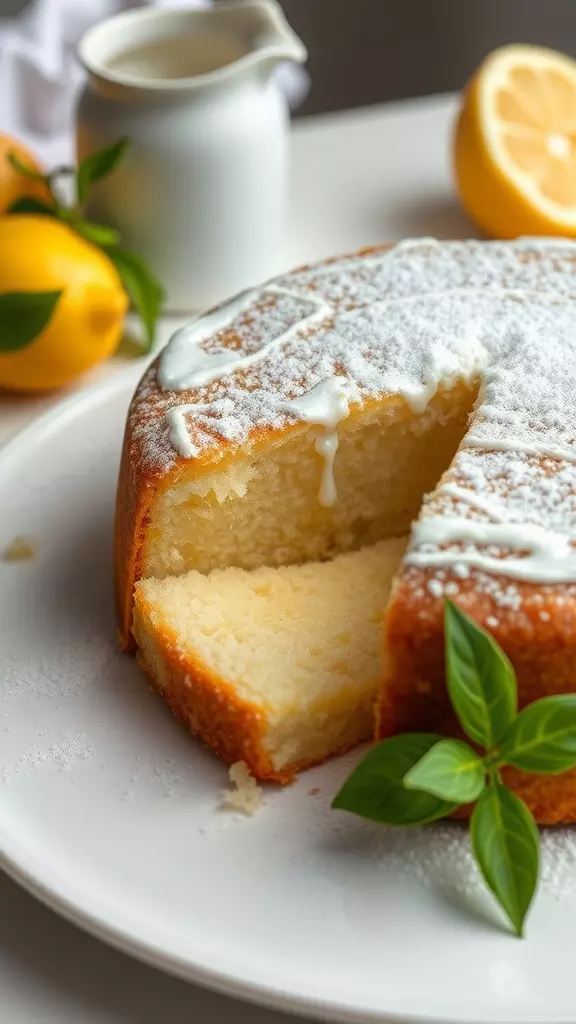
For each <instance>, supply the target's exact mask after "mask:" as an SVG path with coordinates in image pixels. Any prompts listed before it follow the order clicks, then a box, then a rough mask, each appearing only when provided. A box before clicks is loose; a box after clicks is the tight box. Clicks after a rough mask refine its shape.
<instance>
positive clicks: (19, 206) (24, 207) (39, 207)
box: [7, 196, 56, 217]
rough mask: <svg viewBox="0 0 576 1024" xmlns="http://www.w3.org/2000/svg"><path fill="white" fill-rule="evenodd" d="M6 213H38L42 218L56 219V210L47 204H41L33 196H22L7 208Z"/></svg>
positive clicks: (39, 200) (40, 201)
mask: <svg viewBox="0 0 576 1024" xmlns="http://www.w3.org/2000/svg"><path fill="white" fill-rule="evenodd" d="M7 213H40V214H42V216H44V217H56V210H55V208H54V207H53V206H50V205H49V203H43V202H42V200H41V199H35V198H34V196H22V197H21V198H20V199H15V200H14V202H13V203H12V204H11V205H10V206H9V207H8V210H7Z"/></svg>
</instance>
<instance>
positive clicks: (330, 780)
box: [0, 372, 576, 1024]
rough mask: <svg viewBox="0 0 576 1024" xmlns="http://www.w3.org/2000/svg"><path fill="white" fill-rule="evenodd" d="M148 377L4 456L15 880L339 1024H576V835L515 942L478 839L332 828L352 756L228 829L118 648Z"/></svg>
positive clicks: (124, 941) (4, 742)
mask: <svg viewBox="0 0 576 1024" xmlns="http://www.w3.org/2000/svg"><path fill="white" fill-rule="evenodd" d="M135 380H136V378H135V375H134V373H132V372H130V373H129V374H128V375H126V374H124V375H123V376H120V377H117V378H115V379H114V380H112V381H111V382H107V383H105V384H103V385H99V386H98V387H96V388H95V389H93V390H92V391H90V392H86V393H84V394H82V395H80V396H79V397H75V398H73V399H72V400H70V401H68V402H67V403H65V404H63V405H62V406H60V407H59V408H58V409H57V410H56V411H55V412H52V413H50V414H49V415H48V416H45V417H44V418H43V419H42V420H40V421H38V422H37V423H36V424H34V425H33V426H32V427H31V428H29V429H27V430H26V431H25V432H24V433H23V434H22V435H21V436H20V437H19V438H18V439H17V440H16V441H13V442H12V443H11V444H10V445H9V446H8V447H7V448H5V449H4V451H3V453H2V454H1V455H0V495H1V496H2V500H1V504H0V547H3V546H4V545H5V544H6V543H7V542H8V541H9V540H10V539H11V538H12V537H14V536H15V535H17V534H22V533H26V534H31V535H33V536H35V537H36V539H37V545H38V551H37V557H36V558H35V559H34V560H33V561H30V562H27V563H19V564H5V563H0V697H1V698H2V699H1V700H0V826H1V834H2V846H3V853H4V858H5V861H4V862H5V866H6V868H7V870H8V872H9V873H10V874H11V875H12V876H13V877H14V878H16V879H17V880H19V881H20V882H22V884H23V885H25V886H26V887H27V888H28V889H30V890H31V891H32V892H34V893H36V895H38V896H39V897H40V898H41V899H43V900H45V901H46V902H47V903H49V904H50V905H51V906H53V907H54V908H56V909H57V910H59V911H60V912H62V913H63V914H65V915H66V916H67V917H69V918H71V919H72V920H73V921H75V922H76V923H77V924H79V925H81V926H82V927H85V928H87V929H88V930H89V931H91V932H93V933H95V934H96V935H98V936H100V937H101V938H103V939H105V940H107V941H109V942H111V943H113V944H114V945H116V946H119V947H121V948H122V949H124V950H125V951H128V952H131V953H133V954H134V955H136V956H139V957H141V958H142V959H145V960H147V961H149V962H151V963H154V964H156V965H158V966H160V967H163V968H165V969H167V970H169V971H172V972H174V973H176V974H179V975H181V976H183V977H185V978H189V979H192V980H194V981H196V982H200V983H202V984H205V985H207V986H210V987H213V988H216V989H219V990H221V991H224V992H227V993H229V994H232V995H236V996H241V997H245V998H249V999H254V1000H257V1001H259V1002H263V1003H267V1004H270V1005H272V1006H275V1007H279V1008H285V1009H295V1010H300V1011H303V1012H307V1013H317V1014H318V1015H322V1016H324V1017H328V1018H330V1019H333V1020H341V1021H355V1022H357V1021H373V1020H389V1019H392V1018H393V1019H400V1020H403V1021H406V1020H418V1021H442V1022H443V1024H447V1022H452V1021H466V1022H472V1021H474V1022H480V1021H482V1022H488V1021H490V1022H496V1021H497V1022H500V1024H502V1022H512V1021H514V1022H522V1024H528V1022H535V1021H538V1022H546V1024H551V1022H554V1024H559V1022H567V1021H570V1022H576V987H575V985H574V950H575V948H576V895H575V894H574V875H575V869H574V855H573V848H574V847H573V840H572V835H571V833H566V832H564V833H556V834H552V833H549V834H548V836H547V837H546V843H545V845H546V852H545V879H544V884H543V887H542V891H541V892H540V895H539V897H538V900H537V903H536V906H535V908H534V910H533V912H532V915H531V918H530V921H529V928H528V938H527V939H526V940H525V941H523V942H520V941H518V940H516V939H514V938H513V937H511V936H510V935H509V934H508V933H506V931H505V930H503V928H502V922H501V920H500V918H499V917H498V913H497V911H496V910H495V908H494V907H493V905H492V903H491V901H490V899H489V898H488V897H487V896H486V895H485V894H484V892H483V889H482V886H481V884H480V882H479V880H478V878H477V876H476V875H475V873H474V870H473V866H472V865H471V863H470V858H469V855H468V852H467V840H466V834H465V831H463V830H462V829H461V828H460V827H458V826H455V825H442V826H440V827H439V828H436V829H432V830H429V831H424V832H422V831H413V832H410V833H402V832H400V833H398V832H390V831H386V830H380V829H378V828H377V827H373V826H371V825H369V824H365V823H362V822H360V821H357V820H356V819H354V818H352V817H351V816H347V815H345V814H342V813H340V812H335V811H331V810H330V806H329V805H330V799H331V797H332V795H333V794H334V792H335V790H336V789H337V787H338V783H339V781H340V780H341V779H343V778H344V776H345V775H346V773H347V772H348V771H349V768H350V766H351V765H352V764H353V763H354V760H355V758H356V757H357V754H356V755H351V756H349V757H347V758H344V759H340V760H339V761H337V762H334V763H332V764H330V765H328V766H326V767H324V768H319V769H316V770H314V771H311V772H308V773H305V774H304V775H302V776H301V777H300V779H299V781H298V783H297V784H296V785H295V786H293V787H290V788H288V789H285V790H283V791H279V790H277V789H274V788H270V789H269V790H268V791H267V793H266V804H265V806H264V807H263V809H262V810H261V812H259V813H258V814H257V815H256V816H255V817H254V818H252V819H248V818H239V817H237V816H235V815H233V814H230V813H229V812H224V811H221V810H219V809H218V803H219V795H220V792H221V790H222V789H223V787H224V786H225V785H226V771H225V769H224V767H223V766H222V764H221V763H220V762H219V761H218V760H217V759H216V758H214V757H213V756H212V755H211V754H210V753H209V752H208V751H207V750H205V749H204V748H203V747H202V746H201V744H200V743H198V742H196V741H195V740H193V739H192V738H191V737H190V736H188V734H187V733H186V732H185V731H184V729H183V728H182V727H181V726H180V725H179V724H178V723H177V722H176V721H175V720H174V719H173V718H172V717H171V715H170V713H169V712H168V710H167V709H166V708H165V707H164V705H163V704H162V702H161V701H160V700H159V699H158V698H157V697H155V696H154V695H153V694H152V693H151V692H150V691H149V690H148V688H147V686H146V682H145V680H144V678H143V676H142V675H141V673H140V671H139V670H138V668H137V667H136V665H135V663H134V661H133V660H132V658H130V657H128V656H124V655H120V654H118V653H117V652H116V650H115V638H114V628H115V623H114V610H113V599H112V563H111V546H112V536H111V535H112V518H113V510H114V492H115V485H116V473H117V465H118V457H119V451H120V445H121V439H122V432H123V425H124V418H125V414H126V408H127V405H128V401H129V398H130V395H131V393H132V390H133V387H134V385H135Z"/></svg>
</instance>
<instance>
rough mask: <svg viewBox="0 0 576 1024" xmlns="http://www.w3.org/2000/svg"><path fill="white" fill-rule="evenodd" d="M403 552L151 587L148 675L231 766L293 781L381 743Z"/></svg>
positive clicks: (192, 575)
mask: <svg viewBox="0 0 576 1024" xmlns="http://www.w3.org/2000/svg"><path fill="white" fill-rule="evenodd" d="M405 548H406V540H405V539H402V538H397V539H393V540H387V541H380V543H378V544H375V545H373V546H371V547H369V548H363V549H362V550H361V551H354V552H350V553H348V554H344V555H338V556H337V557H336V558H334V559H332V560H331V561H329V562H321V563H315V562H311V563H308V564H306V565H290V566H282V567H279V568H260V569H253V570H252V571H247V570H244V569H237V568H229V569H215V570H213V572H211V573H210V574H208V575H207V576H204V575H202V574H201V573H199V572H197V571H195V570H192V571H191V572H189V573H185V574H184V575H183V576H177V577H174V576H173V577H168V578H165V579H161V580H155V579H148V580H143V581H142V582H140V583H138V584H137V586H136V601H135V614H134V634H135V636H136V640H137V642H138V645H139V648H140V659H141V662H142V664H143V667H144V668H145V669H146V670H147V671H148V672H149V673H150V674H151V676H152V678H153V679H154V680H155V685H156V688H157V689H158V692H159V693H160V694H161V695H162V696H165V698H166V700H167V701H168V703H169V704H170V706H171V708H172V709H173V711H175V713H176V714H177V715H178V717H179V718H181V719H182V720H183V721H184V722H185V723H186V724H187V725H188V726H189V728H190V729H191V730H192V731H193V732H195V733H199V734H200V735H201V736H203V737H204V739H206V740H207V741H208V742H209V744H210V746H211V747H212V748H213V749H215V750H216V751H217V752H218V753H219V754H220V755H221V756H222V757H224V758H225V760H226V761H229V762H235V761H240V760H242V761H244V762H245V763H246V764H247V765H248V767H249V768H250V769H251V771H252V772H253V773H254V774H255V775H257V776H258V778H261V779H262V778H273V779H278V780H279V781H286V780H288V779H290V778H291V777H292V776H293V774H294V772H295V770H296V769H297V768H299V767H300V766H301V765H309V764H314V763H315V762H317V761H322V760H323V759H324V758H325V757H326V756H327V755H328V754H331V753H335V752H338V751H343V750H347V749H348V748H349V747H351V746H353V745H354V744H356V743H359V742H361V741H362V740H366V739H368V738H369V737H370V736H371V735H372V733H373V731H374V700H375V698H376V695H377V692H378V686H379V683H380V679H381V675H382V660H381V646H382V619H383V614H384V609H385V607H386V603H387V601H388V597H389V594H390V587H391V585H392V579H393V577H394V575H395V573H396V570H397V568H398V566H399V564H400V560H401V558H402V555H403V553H404V550H405Z"/></svg>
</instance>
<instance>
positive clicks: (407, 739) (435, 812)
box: [332, 733, 457, 825]
mask: <svg viewBox="0 0 576 1024" xmlns="http://www.w3.org/2000/svg"><path fill="white" fill-rule="evenodd" d="M441 738H442V737H441V736H436V735H433V734H431V733H405V734H404V735H402V736H392V737H391V739H388V740H384V741H383V742H382V743H378V744H377V746H375V747H373V748H372V750H370V751H369V752H368V753H367V754H366V756H365V757H364V758H363V759H362V761H361V762H360V764H359V765H358V766H357V767H356V769H355V770H354V771H353V772H352V775H351V776H350V777H349V778H348V779H347V780H346V782H345V783H344V785H343V786H342V789H341V790H340V792H339V793H338V794H337V796H336V797H335V798H334V800H333V802H332V806H333V807H337V808H340V809H341V810H344V811H352V812H353V813H354V814H359V815H360V816H361V817H362V818H369V819H370V820H371V821H378V822H380V823H381V824H384V825H423V824H425V823H426V822H428V821H435V820H436V819H437V818H444V817H445V816H446V815H447V814H450V813H451V812H452V811H453V810H455V808H456V806H457V804H455V803H452V802H449V801H446V800H439V799H438V797H435V796H431V795H430V794H429V793H422V792H419V791H414V790H409V789H405V788H404V776H405V775H406V774H407V772H409V771H410V769H411V768H413V767H414V765H415V764H417V763H418V761H420V760H421V758H422V757H423V756H424V754H426V753H427V752H428V751H429V750H430V748H431V747H433V746H434V744H436V743H438V741H439V740H440V739H441Z"/></svg>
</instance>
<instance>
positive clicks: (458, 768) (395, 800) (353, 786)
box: [332, 600, 576, 936]
mask: <svg viewBox="0 0 576 1024" xmlns="http://www.w3.org/2000/svg"><path fill="white" fill-rule="evenodd" d="M444 634H445V640H446V683H447V688H448V693H449V696H450V700H451V702H452V706H453V707H454V711H455V712H456V715H457V717H458V720H459V722H460V724H461V726H462V728H463V730H464V732H465V733H466V734H467V735H468V736H469V737H470V739H471V740H472V741H473V742H474V743H475V744H476V745H477V746H480V747H483V748H484V753H483V754H481V753H478V752H477V751H476V750H474V749H473V748H472V747H471V746H469V745H468V744H467V743H464V742H462V741H461V740H455V739H446V738H444V737H441V736H435V735H432V734H429V733H422V734H420V733H406V734H401V735H398V736H392V737H391V738H390V739H388V740H384V741H383V742H381V743H378V744H377V745H376V746H374V747H373V748H372V749H371V750H370V751H369V753H368V754H366V756H365V757H364V758H363V759H362V761H361V762H360V764H359V765H358V766H357V767H356V768H355V770H354V771H353V772H352V775H351V776H350V778H349V779H348V780H347V781H346V782H345V783H344V785H343V787H342V789H341V790H340V792H339V793H338V795H337V796H336V798H335V799H334V801H333V805H332V806H333V807H336V808H340V809H342V810H346V811H352V812H353V813H354V814H359V815H360V816H361V817H363V818H369V819H370V820H372V821H377V822H380V823H382V824H385V825H396V826H405V825H425V824H428V823H429V822H432V821H436V820H438V819H439V818H444V817H446V816H447V815H449V814H451V813H452V812H453V811H454V810H456V808H457V807H459V806H460V805H462V804H470V803H473V802H474V801H477V803H476V806H475V807H474V810H473V812H472V817H471V820H470V839H471V844H472V851H473V853H474V857H475V858H476V861H477V863H478V866H479V868H480V871H481V873H482V876H483V878H484V880H485V882H486V885H487V886H488V888H489V889H490V891H491V892H492V893H493V895H494V896H495V898H496V900H497V901H498V903H499V904H500V906H501V907H502V909H503V911H504V912H505V914H506V915H507V917H508V919H509V920H510V923H511V924H512V927H513V929H514V931H515V933H516V935H518V936H521V935H523V932H524V922H525V919H526V915H527V913H528V910H529V909H530V905H531V903H532V900H533V898H534V894H535V892H536V888H537V885H538V873H539V859H540V855H539V833H538V828H537V826H536V823H535V821H534V818H533V817H532V815H531V813H530V811H529V810H528V808H527V807H526V804H525V803H524V802H523V801H522V800H521V799H520V798H519V797H518V796H516V794H515V793H513V792H512V791H511V790H510V789H509V788H508V787H507V786H505V785H504V783H503V782H502V779H501V777H500V770H501V769H502V768H503V767H505V766H506V765H514V766H515V767H517V768H521V769H522V770H523V771H526V772H533V773H536V774H544V775H548V774H558V773H560V772H564V771H567V770H568V769H570V768H574V767H576V694H563V695H559V696H557V697H543V698H542V699H541V700H537V701H534V703H533V704H529V705H528V706H527V707H525V708H524V709H523V711H520V713H518V711H517V683H516V675H515V672H514V669H513V667H512V665H511V664H510V662H509V660H508V658H507V657H506V655H505V654H504V652H503V651H502V650H501V648H500V647H499V646H498V644H497V643H496V641H495V640H494V638H493V637H492V636H491V635H490V634H489V633H488V632H486V630H484V629H482V628H481V627H480V626H478V625H477V624H476V623H475V622H474V621H473V619H471V618H470V617H469V616H468V615H466V614H465V613H464V612H463V611H462V610H461V609H460V608H458V607H457V606H456V605H455V604H453V603H452V602H451V601H449V600H446V602H445V614H444Z"/></svg>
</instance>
